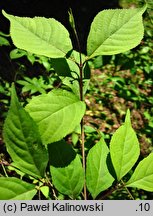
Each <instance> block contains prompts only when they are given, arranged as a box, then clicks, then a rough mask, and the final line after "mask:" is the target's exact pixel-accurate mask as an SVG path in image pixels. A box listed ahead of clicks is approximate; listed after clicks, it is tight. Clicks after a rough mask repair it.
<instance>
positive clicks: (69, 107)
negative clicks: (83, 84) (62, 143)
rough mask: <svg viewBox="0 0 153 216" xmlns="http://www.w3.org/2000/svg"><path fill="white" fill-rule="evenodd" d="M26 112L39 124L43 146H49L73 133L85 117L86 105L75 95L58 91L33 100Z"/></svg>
mask: <svg viewBox="0 0 153 216" xmlns="http://www.w3.org/2000/svg"><path fill="white" fill-rule="evenodd" d="M26 110H27V111H28V113H29V114H30V116H31V117H32V118H33V119H34V121H35V122H36V123H37V124H38V127H39V131H40V134H41V138H42V142H43V144H49V143H52V142H56V141H59V140H61V139H62V138H63V137H65V136H66V135H68V134H69V133H71V132H73V130H74V128H75V127H76V126H77V125H78V124H79V123H80V121H81V118H82V117H83V115H84V112H85V104H84V102H82V101H80V100H79V99H78V98H77V97H76V96H75V95H74V94H72V93H70V92H68V91H65V90H59V89H58V90H54V91H51V92H50V93H48V94H42V95H39V96H36V97H34V98H32V100H31V101H30V102H29V104H28V105H27V106H26ZM46 126H47V127H46Z"/></svg>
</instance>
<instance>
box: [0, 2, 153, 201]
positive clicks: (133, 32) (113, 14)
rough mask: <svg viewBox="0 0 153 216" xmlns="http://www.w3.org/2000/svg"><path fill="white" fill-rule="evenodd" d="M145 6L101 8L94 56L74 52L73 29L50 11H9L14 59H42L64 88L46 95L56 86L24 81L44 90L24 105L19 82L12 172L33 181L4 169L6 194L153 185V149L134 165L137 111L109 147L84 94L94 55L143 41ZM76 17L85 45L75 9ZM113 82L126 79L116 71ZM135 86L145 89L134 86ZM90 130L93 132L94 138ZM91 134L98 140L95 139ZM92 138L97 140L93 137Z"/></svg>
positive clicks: (9, 123)
mask: <svg viewBox="0 0 153 216" xmlns="http://www.w3.org/2000/svg"><path fill="white" fill-rule="evenodd" d="M145 10H146V6H143V7H142V8H138V9H128V10H127V9H126V10H125V9H124V10H119V9H115V10H104V11H102V12H100V13H99V14H98V15H97V16H96V17H95V19H94V20H93V22H92V24H91V28H90V32H89V35H88V40H87V56H85V55H82V53H80V52H79V53H78V52H76V51H75V50H73V47H72V43H71V40H70V38H69V33H68V31H67V30H66V29H65V27H64V26H63V25H62V24H61V23H59V22H58V21H56V20H54V19H47V18H44V17H34V18H21V17H17V16H13V15H9V14H7V13H6V12H4V11H3V15H4V16H5V17H6V18H7V19H9V20H10V23H11V26H10V35H11V38H12V40H13V43H14V45H15V46H17V48H18V49H15V50H13V51H12V52H11V53H10V57H11V58H12V59H17V58H20V57H23V56H26V57H27V58H28V59H29V60H30V62H31V63H32V64H34V63H35V62H36V61H38V62H41V63H42V64H43V65H44V67H45V68H46V71H47V72H49V71H50V70H51V68H52V67H53V68H54V70H55V72H56V73H57V75H58V77H59V79H60V80H61V81H62V84H64V86H62V88H61V89H53V90H51V91H50V92H48V93H46V90H47V91H49V89H50V88H52V86H51V85H48V86H46V84H45V82H44V80H43V79H42V78H41V77H40V78H38V79H37V78H36V77H34V78H33V79H30V78H26V77H25V80H18V84H21V85H23V86H24V87H23V89H22V92H28V91H30V93H31V94H34V93H38V92H39V93H40V95H38V96H33V97H32V98H31V99H30V100H28V102H27V104H26V106H25V107H23V106H21V104H20V103H19V101H18V98H17V95H16V91H15V88H14V85H12V88H11V105H10V109H9V112H8V115H7V118H6V120H5V123H4V129H3V136H4V141H5V143H6V147H7V151H8V153H9V154H10V156H11V158H12V161H13V163H12V164H11V166H10V167H12V170H14V171H16V172H17V173H18V175H21V176H22V177H24V176H25V175H26V177H27V178H28V179H29V181H31V182H32V181H33V182H32V183H31V184H30V183H26V182H24V181H23V180H19V179H17V178H10V177H7V173H6V170H5V169H4V173H5V174H6V177H0V183H1V186H0V187H1V194H0V199H32V198H33V197H34V196H35V195H36V193H37V191H38V194H39V198H40V193H41V194H42V195H43V196H44V197H45V198H46V199H59V198H61V197H62V198H63V199H65V198H67V196H68V197H69V198H70V199H86V198H87V195H88V196H89V197H90V196H91V197H92V198H93V199H95V198H96V197H97V196H100V195H101V193H102V192H103V191H105V190H110V191H111V190H112V189H113V190H115V189H121V188H126V190H127V191H128V187H137V188H141V189H143V190H147V191H153V187H152V184H151V183H150V182H152V181H153V179H152V178H153V170H152V161H153V158H152V154H150V155H149V156H148V157H147V158H145V159H143V160H142V161H141V162H139V164H138V166H137V167H136V169H135V171H134V172H133V170H132V168H133V166H134V165H135V164H136V162H137V160H138V157H139V155H140V147H139V142H138V139H137V136H136V133H135V131H134V130H133V128H132V126H131V120H130V111H129V110H128V111H127V113H126V117H125V122H124V124H123V125H122V126H120V127H119V128H118V129H117V130H116V132H115V133H114V134H113V136H112V138H111V140H110V144H109V145H108V146H107V144H106V143H105V140H104V139H103V138H102V136H103V134H102V133H99V135H97V134H96V133H97V131H96V130H95V129H93V128H92V127H90V126H85V127H84V125H83V116H84V114H85V111H86V106H85V102H84V95H85V93H86V91H87V89H88V84H89V80H90V68H89V65H88V60H89V59H91V58H93V57H96V56H101V55H112V54H117V53H122V52H125V51H127V50H129V49H132V48H134V47H135V46H137V45H138V44H139V43H140V41H141V39H142V37H143V32H144V30H143V23H142V14H143V13H144V11H145ZM69 18H70V24H71V26H72V28H73V30H74V33H75V36H76V39H77V43H78V47H80V44H79V40H78V36H77V32H76V29H75V22H74V18H73V14H72V11H71V12H70V14H69ZM29 38H30V40H29ZM22 49H23V50H22ZM147 50H148V48H147ZM144 52H146V50H143V51H142V53H144ZM47 57H50V58H51V59H48V58H47ZM101 60H102V59H101V57H99V58H98V60H97V64H102V61H101ZM49 63H51V65H49ZM112 81H113V82H114V83H115V85H116V86H118V87H120V86H122V85H124V84H125V81H124V80H123V79H122V78H121V77H113V78H112ZM133 91H134V92H135V94H137V93H138V92H137V91H136V89H135V88H134V87H133ZM103 115H104V114H103ZM80 128H81V129H80ZM80 130H81V131H80ZM84 130H85V132H86V133H88V134H89V136H88V137H87V141H86V143H85V140H84V138H85V136H84V135H85V134H84ZM70 134H72V136H70ZM93 134H94V137H93V136H92V135H93ZM95 134H96V135H95ZM91 137H92V138H95V139H97V140H98V142H97V143H96V144H94V143H95V140H93V139H91ZM71 139H72V140H71ZM89 140H91V142H93V143H91V142H90V143H88V141H89ZM79 142H80V146H81V151H82V157H81V155H80V146H79V147H78V143H79ZM72 143H73V144H74V146H72V145H71V144H72ZM85 153H86V154H87V157H85ZM47 165H48V166H47ZM86 165H87V167H86ZM3 168H4V166H3ZM127 176H128V177H129V178H128V179H129V180H127ZM86 184H87V187H86ZM14 188H18V190H16V191H14ZM55 188H56V190H55ZM87 189H88V191H87V192H86V190H87ZM82 191H83V194H82Z"/></svg>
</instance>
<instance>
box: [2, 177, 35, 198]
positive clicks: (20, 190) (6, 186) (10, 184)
mask: <svg viewBox="0 0 153 216" xmlns="http://www.w3.org/2000/svg"><path fill="white" fill-rule="evenodd" d="M0 191H1V194H0V200H31V199H32V198H33V197H34V195H35V194H36V192H37V191H36V189H35V185H33V184H29V183H27V182H24V181H22V180H21V179H18V178H14V177H8V178H5V177H1V178H0Z"/></svg>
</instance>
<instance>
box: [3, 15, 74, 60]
mask: <svg viewBox="0 0 153 216" xmlns="http://www.w3.org/2000/svg"><path fill="white" fill-rule="evenodd" d="M3 14H4V16H5V17H7V18H8V19H9V20H10V22H11V29H10V32H11V37H12V40H13V43H14V45H15V46H17V47H18V48H20V49H25V50H27V51H29V52H31V53H35V54H38V55H44V56H47V57H51V58H60V57H64V56H65V55H66V54H67V52H69V51H70V50H71V49H72V44H71V40H70V38H69V33H68V32H67V30H66V29H65V27H64V26H63V25H62V24H61V23H59V22H58V21H56V20H55V19H47V18H44V17H41V18H40V17H35V18H21V17H16V16H12V15H9V14H7V13H6V12H4V11H3ZM29 38H30V40H29ZM63 41H64V43H63Z"/></svg>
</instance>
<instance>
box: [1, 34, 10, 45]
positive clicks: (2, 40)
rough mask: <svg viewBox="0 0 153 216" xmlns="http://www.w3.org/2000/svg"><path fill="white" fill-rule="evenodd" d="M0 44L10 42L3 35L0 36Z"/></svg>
mask: <svg viewBox="0 0 153 216" xmlns="http://www.w3.org/2000/svg"><path fill="white" fill-rule="evenodd" d="M0 46H10V43H9V41H8V40H7V39H6V38H5V37H2V36H0Z"/></svg>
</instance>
